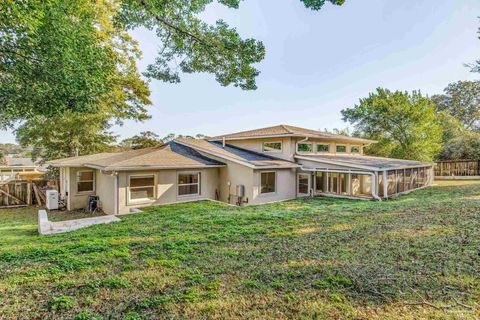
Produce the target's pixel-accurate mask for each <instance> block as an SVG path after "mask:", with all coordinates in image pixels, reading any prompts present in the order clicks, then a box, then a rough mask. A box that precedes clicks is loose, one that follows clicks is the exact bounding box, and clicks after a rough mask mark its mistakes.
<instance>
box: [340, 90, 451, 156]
mask: <svg viewBox="0 0 480 320" xmlns="http://www.w3.org/2000/svg"><path fill="white" fill-rule="evenodd" d="M342 115H343V120H344V121H349V122H350V123H352V124H353V125H354V127H355V134H356V135H360V136H362V137H365V138H369V139H374V140H377V141H378V143H377V144H374V145H372V146H370V147H369V148H368V150H367V151H368V152H369V153H370V154H374V155H379V156H386V157H393V158H400V159H411V160H420V161H431V160H433V159H434V157H435V156H436V154H437V153H438V152H439V151H440V149H441V147H442V133H443V130H442V126H441V124H440V122H439V119H438V118H437V115H436V113H435V105H434V104H433V103H432V102H431V101H430V100H429V99H428V98H427V97H424V96H422V95H421V94H420V92H417V91H414V92H412V93H411V94H409V93H408V92H401V91H395V92H391V91H389V90H387V89H381V88H378V89H377V91H376V92H375V93H371V94H370V95H369V96H368V97H367V98H364V99H360V103H359V104H357V105H355V107H353V108H347V109H344V110H342Z"/></svg>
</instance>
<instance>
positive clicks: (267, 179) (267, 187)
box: [260, 171, 277, 193]
mask: <svg viewBox="0 0 480 320" xmlns="http://www.w3.org/2000/svg"><path fill="white" fill-rule="evenodd" d="M260 180H261V181H260V193H273V192H275V185H276V181H275V180H277V174H276V172H274V171H270V172H262V173H261V174H260Z"/></svg>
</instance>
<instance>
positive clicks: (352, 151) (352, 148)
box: [350, 146, 360, 153]
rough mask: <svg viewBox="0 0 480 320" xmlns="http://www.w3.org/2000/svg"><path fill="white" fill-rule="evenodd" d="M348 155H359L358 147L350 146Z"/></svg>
mask: <svg viewBox="0 0 480 320" xmlns="http://www.w3.org/2000/svg"><path fill="white" fill-rule="evenodd" d="M350 153H360V147H359V146H351V147H350Z"/></svg>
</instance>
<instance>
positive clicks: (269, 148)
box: [263, 142, 282, 152]
mask: <svg viewBox="0 0 480 320" xmlns="http://www.w3.org/2000/svg"><path fill="white" fill-rule="evenodd" d="M281 151H282V143H281V142H264V143H263V152H281Z"/></svg>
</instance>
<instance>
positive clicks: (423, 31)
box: [0, 0, 480, 142]
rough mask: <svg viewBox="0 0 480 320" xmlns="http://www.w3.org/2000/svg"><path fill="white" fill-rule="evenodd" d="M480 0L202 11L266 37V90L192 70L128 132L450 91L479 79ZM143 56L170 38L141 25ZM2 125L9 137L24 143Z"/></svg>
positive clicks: (305, 123) (216, 128)
mask: <svg viewBox="0 0 480 320" xmlns="http://www.w3.org/2000/svg"><path fill="white" fill-rule="evenodd" d="M479 16H480V1H478V0H407V1H397V0H347V1H346V3H345V4H344V5H343V6H340V7H339V6H333V5H331V4H329V3H327V4H326V5H325V6H324V8H323V9H322V10H320V11H311V10H308V9H306V8H305V7H304V6H303V4H302V3H301V2H300V0H244V1H243V2H242V3H241V5H240V8H239V9H238V10H235V9H228V8H226V7H223V6H221V5H218V4H212V5H210V6H209V7H208V8H207V10H206V11H205V12H204V13H203V14H202V17H203V18H204V19H205V20H206V21H208V22H214V21H215V20H217V19H223V20H225V21H227V22H228V23H229V25H230V26H232V27H235V28H236V29H237V31H238V32H239V33H240V34H241V36H242V37H244V38H247V37H248V38H255V39H258V40H261V41H263V43H264V45H265V47H266V57H265V59H264V60H263V61H262V62H261V63H259V64H258V65H257V68H258V69H259V70H260V71H261V74H260V76H259V77H258V79H257V85H258V89H257V90H255V91H243V90H241V89H239V88H235V87H233V86H231V87H222V86H221V85H220V84H218V83H217V82H216V81H215V79H214V76H213V75H210V74H187V75H183V76H182V82H181V83H180V84H167V83H163V82H160V81H156V80H154V81H150V84H149V86H150V89H151V91H152V94H151V100H152V102H153V105H152V106H151V107H150V108H149V113H150V114H151V116H152V118H151V120H148V121H145V122H143V123H138V122H134V121H127V122H125V124H124V125H123V126H122V127H119V126H115V127H113V128H112V130H113V131H114V132H115V133H116V134H118V135H119V139H123V138H126V137H130V136H132V135H135V134H138V133H139V132H140V131H146V130H150V131H153V132H155V133H157V134H159V135H160V136H161V137H163V136H166V135H167V134H169V133H176V134H188V135H195V134H198V133H201V134H206V135H218V134H223V133H230V132H235V131H242V130H249V129H254V128H260V127H266V126H271V125H276V124H290V125H295V126H300V127H305V128H310V129H320V130H323V129H328V130H331V129H333V128H345V127H347V125H348V124H347V123H345V122H343V121H342V117H341V113H340V111H341V110H342V109H344V108H348V107H353V106H354V105H355V104H356V103H357V102H358V100H359V99H360V98H362V97H366V96H368V94H369V93H370V92H372V91H374V90H375V89H376V88H377V87H383V88H388V89H390V90H408V91H411V90H420V91H421V92H422V93H424V94H428V95H433V94H437V93H441V92H442V90H443V89H444V88H445V87H446V86H447V85H448V84H449V83H451V82H455V81H459V80H478V79H479V78H480V74H478V73H477V74H475V73H471V72H470V71H469V69H468V68H467V67H465V64H466V63H473V62H474V61H475V60H477V59H480V40H479V39H478V36H479V35H478V34H477V30H478V28H479V27H480V20H479V18H478V17H479ZM132 35H133V36H134V37H135V38H136V39H137V40H138V41H139V44H140V49H141V50H142V51H143V57H142V59H141V60H140V61H139V63H138V66H139V69H140V70H142V71H143V70H145V69H146V67H147V65H148V64H149V63H151V62H153V61H154V59H155V55H156V52H157V50H158V49H159V48H160V47H161V43H159V42H158V41H157V39H156V38H155V36H154V34H152V33H151V32H149V31H148V30H144V29H137V30H134V31H132ZM14 140H15V139H14V135H13V134H12V132H2V131H0V142H14Z"/></svg>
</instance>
